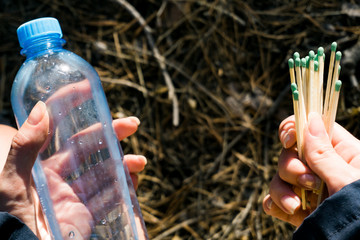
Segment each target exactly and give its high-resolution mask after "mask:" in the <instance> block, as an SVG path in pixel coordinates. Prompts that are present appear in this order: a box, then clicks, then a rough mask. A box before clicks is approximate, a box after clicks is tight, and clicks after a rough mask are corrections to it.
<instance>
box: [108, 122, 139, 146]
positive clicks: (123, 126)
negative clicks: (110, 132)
mask: <svg viewBox="0 0 360 240" xmlns="http://www.w3.org/2000/svg"><path fill="white" fill-rule="evenodd" d="M139 125H140V120H139V119H138V118H137V117H126V118H121V119H116V120H114V121H113V128H114V130H115V133H116V136H117V138H118V139H119V140H120V141H121V140H123V139H124V138H127V137H129V136H130V135H132V134H133V133H135V132H136V131H137V129H138V126H139Z"/></svg>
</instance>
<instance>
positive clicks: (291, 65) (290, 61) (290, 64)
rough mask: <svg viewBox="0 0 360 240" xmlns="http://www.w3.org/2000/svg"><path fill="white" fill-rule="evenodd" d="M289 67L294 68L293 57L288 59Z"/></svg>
mask: <svg viewBox="0 0 360 240" xmlns="http://www.w3.org/2000/svg"><path fill="white" fill-rule="evenodd" d="M288 64H289V68H294V59H292V58H290V59H289V60H288Z"/></svg>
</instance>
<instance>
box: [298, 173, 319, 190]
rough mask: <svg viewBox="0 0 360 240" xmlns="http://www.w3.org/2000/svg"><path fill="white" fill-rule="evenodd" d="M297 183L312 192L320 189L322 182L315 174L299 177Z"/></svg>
mask: <svg viewBox="0 0 360 240" xmlns="http://www.w3.org/2000/svg"><path fill="white" fill-rule="evenodd" d="M297 181H298V183H299V184H300V185H301V186H304V187H306V188H310V189H312V190H317V189H320V185H321V180H320V179H319V178H318V177H317V176H315V175H313V174H309V173H307V174H303V175H301V176H299V177H298V179H297Z"/></svg>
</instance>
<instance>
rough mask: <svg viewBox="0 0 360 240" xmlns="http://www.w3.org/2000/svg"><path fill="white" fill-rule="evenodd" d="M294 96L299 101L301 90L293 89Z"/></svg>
mask: <svg viewBox="0 0 360 240" xmlns="http://www.w3.org/2000/svg"><path fill="white" fill-rule="evenodd" d="M293 96H294V100H295V101H298V100H299V91H298V90H295V91H293Z"/></svg>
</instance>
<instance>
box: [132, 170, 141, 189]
mask: <svg viewBox="0 0 360 240" xmlns="http://www.w3.org/2000/svg"><path fill="white" fill-rule="evenodd" d="M130 177H131V181H132V183H133V187H134V189H135V190H137V188H138V186H139V176H138V175H137V174H136V173H130Z"/></svg>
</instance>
